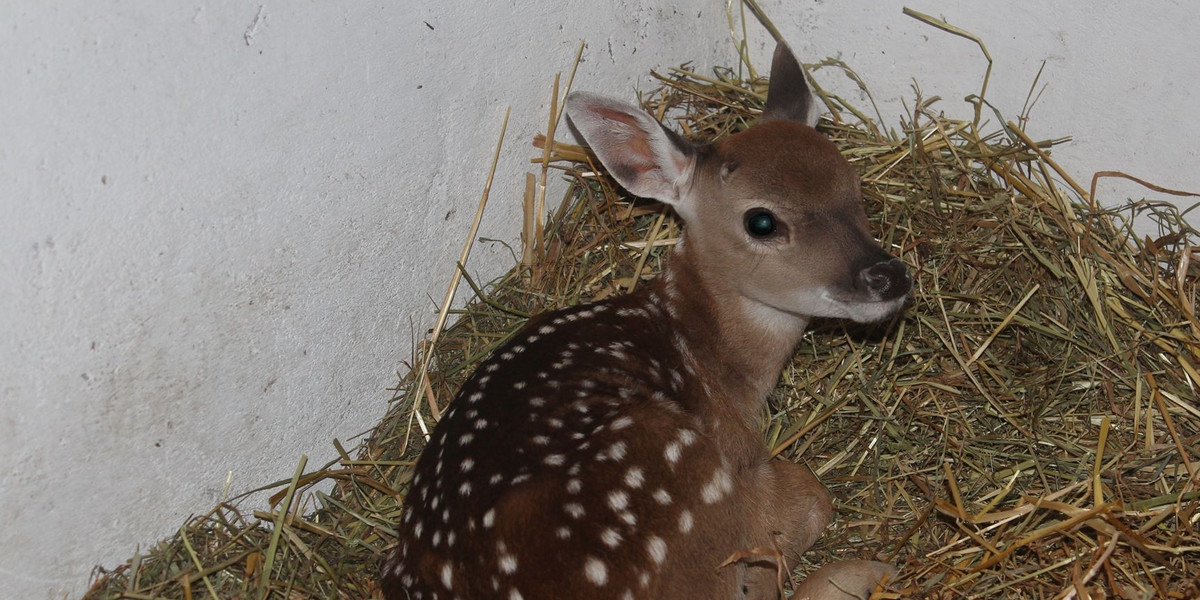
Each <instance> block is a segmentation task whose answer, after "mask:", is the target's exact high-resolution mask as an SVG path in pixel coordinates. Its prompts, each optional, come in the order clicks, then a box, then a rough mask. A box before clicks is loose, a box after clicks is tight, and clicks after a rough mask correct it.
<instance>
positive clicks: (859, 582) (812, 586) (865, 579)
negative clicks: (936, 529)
mask: <svg viewBox="0 0 1200 600" xmlns="http://www.w3.org/2000/svg"><path fill="white" fill-rule="evenodd" d="M895 574H896V569H895V568H893V567H892V566H891V565H887V564H884V563H881V562H876V561H873V560H843V561H838V562H835V563H833V564H828V565H825V566H824V567H821V568H820V569H817V570H816V571H814V572H813V573H812V574H811V575H809V576H808V578H807V579H805V580H804V583H802V584H800V586H799V587H797V588H796V592H795V593H794V594H792V600H865V599H866V598H868V597H870V595H871V591H872V590H874V589H875V586H876V585H877V584H878V583H879V581H880V580H881V579H883V577H884V576H885V575H886V576H888V577H889V578H890V577H891V576H893V575H895Z"/></svg>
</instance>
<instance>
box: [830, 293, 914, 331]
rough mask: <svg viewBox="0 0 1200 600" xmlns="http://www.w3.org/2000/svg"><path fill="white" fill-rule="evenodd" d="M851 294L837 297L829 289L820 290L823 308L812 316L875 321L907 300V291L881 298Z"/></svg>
mask: <svg viewBox="0 0 1200 600" xmlns="http://www.w3.org/2000/svg"><path fill="white" fill-rule="evenodd" d="M852 296H854V297H844V296H842V297H839V295H838V294H835V293H833V292H831V291H830V290H824V291H822V293H821V300H822V301H823V302H824V304H825V307H824V308H825V310H824V311H822V312H821V314H817V315H814V316H818V317H828V318H834V319H849V320H851V321H854V322H856V323H877V322H879V321H883V320H885V319H887V318H889V317H891V316H892V315H894V314H896V313H897V312H899V311H900V309H902V308H904V304H905V302H907V301H908V295H907V293H905V294H902V295H900V296H898V297H895V298H883V299H876V298H871V297H870V296H869V295H868V297H867V298H863V297H861V296H860V295H859V294H853V295H852Z"/></svg>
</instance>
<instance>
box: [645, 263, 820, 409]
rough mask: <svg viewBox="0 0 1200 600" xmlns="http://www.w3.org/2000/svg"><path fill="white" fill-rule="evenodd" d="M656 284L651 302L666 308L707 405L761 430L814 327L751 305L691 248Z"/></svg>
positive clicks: (769, 309)
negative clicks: (708, 271) (786, 371)
mask: <svg viewBox="0 0 1200 600" xmlns="http://www.w3.org/2000/svg"><path fill="white" fill-rule="evenodd" d="M655 285H656V287H657V288H658V289H657V290H656V291H657V294H652V296H655V297H660V298H662V301H663V302H664V303H665V304H666V307H665V308H666V310H665V313H666V314H667V315H668V317H669V321H670V324H671V326H672V327H671V328H672V330H673V334H674V344H675V345H676V347H677V348H678V349H679V351H680V354H681V355H682V356H683V358H684V360H685V361H692V363H693V365H692V366H693V368H694V369H695V370H696V371H697V372H698V374H699V375H700V379H701V381H703V382H704V384H705V385H706V386H707V391H708V393H705V394H704V396H706V397H707V398H706V400H707V401H710V402H716V403H720V404H723V405H725V406H724V408H725V411H721V412H728V411H732V412H733V413H735V416H736V417H737V418H738V419H740V420H742V421H743V422H745V423H746V424H747V425H749V426H751V427H754V428H757V426H758V424H759V421H760V419H761V416H762V407H763V404H764V403H765V401H766V397H767V395H768V394H769V393H770V392H771V390H773V389H774V388H775V386H776V384H777V383H778V382H779V375H780V372H781V371H782V370H783V367H784V365H785V364H786V363H787V361H788V360H790V358H791V357H792V354H793V353H794V351H795V347H796V344H798V343H799V341H800V338H801V336H802V335H803V334H804V330H805V327H807V325H808V321H807V320H806V319H804V318H802V317H799V316H797V315H789V314H785V313H781V312H779V311H776V310H775V309H772V308H769V307H765V306H763V305H761V304H757V303H756V302H754V301H753V300H750V299H748V298H745V297H744V296H743V295H742V294H740V293H739V292H738V291H737V290H736V289H734V288H733V287H732V286H731V285H729V284H728V282H726V281H724V280H723V278H721V277H706V276H705V274H704V273H703V272H702V271H701V269H700V268H699V266H698V265H696V264H695V262H694V261H693V260H691V256H690V254H689V248H688V247H687V246H686V245H684V244H681V245H680V247H679V248H677V249H676V251H675V253H674V254H673V255H672V257H671V260H670V262H669V264H668V266H667V268H666V270H665V271H664V273H663V275H662V276H661V277H660V278H659V280H658V281H657V282H656V283H655Z"/></svg>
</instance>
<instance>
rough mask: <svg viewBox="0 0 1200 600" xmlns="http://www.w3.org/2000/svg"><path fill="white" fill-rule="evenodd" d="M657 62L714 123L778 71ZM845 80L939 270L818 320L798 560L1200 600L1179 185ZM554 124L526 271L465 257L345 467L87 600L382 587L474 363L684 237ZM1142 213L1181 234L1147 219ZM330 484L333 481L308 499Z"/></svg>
mask: <svg viewBox="0 0 1200 600" xmlns="http://www.w3.org/2000/svg"><path fill="white" fill-rule="evenodd" d="M935 24H936V23H935ZM746 66H747V67H748V66H749V65H748V64H747V65H746ZM813 68H814V69H816V70H821V71H823V70H825V69H827V68H836V69H839V70H845V71H846V72H847V73H850V72H849V70H848V69H845V66H844V65H841V64H839V63H835V62H833V61H826V62H825V63H821V64H819V65H814V66H813ZM751 72H752V71H751ZM825 74H826V73H824V72H821V73H820V75H822V76H824V75H825ZM851 75H852V73H851ZM655 77H657V78H658V80H659V81H661V83H662V87H661V88H660V89H658V90H657V91H655V92H653V93H651V94H649V95H648V96H646V97H644V98H643V102H644V103H645V105H646V106H647V107H648V108H649V109H650V110H651V111H653V112H654V113H655V114H656V115H658V116H660V117H661V118H663V119H665V120H667V121H670V122H672V123H674V124H675V125H676V126H677V127H678V128H680V129H682V130H683V131H685V132H686V134H687V135H689V136H692V137H695V138H712V137H716V136H720V135H726V134H729V133H732V132H734V131H737V130H740V129H742V128H744V127H746V126H747V125H748V124H749V123H750V122H752V121H753V119H754V118H755V115H756V114H757V112H758V110H759V109H760V108H761V105H762V101H763V96H762V94H763V93H764V91H765V89H766V88H765V84H764V82H763V81H761V80H758V79H754V78H752V77H748V78H747V79H750V80H749V81H744V80H742V79H741V78H740V77H739V76H738V75H737V74H736V73H735V72H734V71H733V70H728V69H721V70H718V71H716V73H715V75H714V76H712V77H705V76H701V75H698V74H695V73H691V72H689V71H688V70H687V69H686V68H681V69H676V70H672V71H671V72H670V74H668V75H666V76H662V75H658V74H656V75H655ZM555 97H559V96H558V93H557V90H556V94H555ZM822 97H823V99H824V101H825V102H826V105H827V106H828V108H829V109H830V110H831V112H832V119H828V120H825V121H823V123H822V125H821V128H822V129H823V130H824V131H825V132H826V133H827V134H829V135H830V136H831V137H832V138H833V139H834V140H835V141H836V142H837V143H838V145H839V146H840V147H841V148H842V150H843V152H844V153H845V154H846V156H848V157H849V158H850V160H851V161H852V162H854V163H855V164H856V165H857V166H858V167H859V169H860V171H861V173H862V176H863V184H864V185H863V190H864V196H865V199H866V202H867V205H868V207H867V208H868V213H869V214H870V215H871V216H872V219H873V221H874V229H875V231H877V232H878V233H879V236H880V238H881V240H882V242H883V243H884V245H885V246H887V247H889V248H891V249H892V251H893V252H895V253H897V254H899V255H900V256H901V257H902V259H903V260H904V261H905V262H906V263H907V264H908V265H909V266H910V267H911V268H912V271H913V274H914V277H915V280H916V284H915V287H914V291H913V304H912V306H911V307H910V308H909V309H908V310H907V311H905V313H904V314H903V315H902V317H901V318H899V319H898V320H896V321H895V322H894V323H891V324H890V325H889V326H888V327H882V328H880V327H876V328H852V329H847V328H846V325H845V324H844V323H833V322H830V323H824V324H821V325H819V326H817V327H816V328H814V329H813V330H812V331H811V332H810V333H809V334H807V336H806V337H805V339H804V342H803V344H802V345H801V347H800V349H799V352H798V354H797V357H796V360H795V362H794V363H793V364H792V365H791V366H790V367H789V368H788V369H787V371H786V372H785V373H784V374H783V377H782V380H781V382H780V385H779V387H778V389H777V390H776V391H775V393H774V394H773V396H772V398H771V402H770V407H769V414H768V417H769V421H768V423H767V427H766V429H765V431H764V434H763V437H764V442H765V443H766V444H767V445H768V447H770V448H772V449H773V451H774V452H775V453H776V454H778V455H779V456H781V457H783V458H785V459H787V460H795V461H805V462H806V463H807V464H809V465H810V466H811V467H812V468H813V470H814V471H815V472H816V473H817V474H818V476H819V477H820V478H821V479H822V481H824V482H826V484H827V485H828V486H829V487H830V488H831V490H832V491H833V493H834V495H835V496H836V498H837V503H838V514H839V518H838V520H837V522H836V523H835V524H834V525H833V526H831V527H830V528H829V529H828V531H827V532H826V535H825V537H824V538H822V539H821V540H820V541H819V542H818V544H817V546H816V547H815V548H814V549H813V550H812V551H811V552H810V553H809V554H808V555H807V558H808V560H809V561H811V563H809V564H803V565H800V566H799V568H798V569H797V574H794V575H795V576H796V577H800V576H802V574H803V572H805V571H807V570H809V569H811V568H812V567H814V566H816V565H820V564H824V563H826V562H828V561H830V560H834V559H837V558H846V557H855V556H861V557H874V558H879V559H882V560H888V561H893V562H895V563H897V564H899V565H902V566H903V571H902V573H901V577H900V579H899V580H898V581H896V582H894V583H893V585H892V586H891V588H890V591H887V592H883V593H882V594H881V595H880V596H879V597H881V598H916V597H933V598H997V597H1005V598H1047V599H1048V598H1059V599H1070V598H1128V599H1133V598H1196V597H1200V533H1198V532H1197V526H1198V525H1200V516H1198V511H1197V508H1198V507H1200V454H1198V452H1197V448H1200V408H1198V406H1197V402H1196V398H1197V397H1200V394H1198V393H1197V390H1196V389H1195V386H1196V384H1197V382H1200V375H1198V374H1197V365H1200V319H1198V318H1197V315H1196V299H1197V285H1196V284H1197V275H1198V274H1200V267H1197V265H1196V264H1194V263H1195V262H1196V261H1198V260H1200V253H1197V250H1196V244H1197V243H1198V242H1200V236H1198V235H1197V232H1196V231H1195V230H1193V229H1191V228H1190V227H1189V226H1188V225H1187V223H1186V222H1185V221H1184V220H1183V219H1182V218H1181V217H1180V215H1179V213H1178V212H1177V211H1176V210H1175V209H1174V208H1173V207H1172V206H1171V205H1169V204H1165V203H1154V202H1147V201H1142V202H1137V203H1134V204H1131V205H1129V206H1127V207H1125V208H1123V209H1121V210H1120V211H1107V210H1103V209H1100V208H1097V207H1096V206H1095V205H1094V204H1093V203H1092V201H1091V198H1090V196H1089V194H1088V192H1087V191H1086V190H1084V189H1082V188H1081V187H1080V186H1078V185H1077V184H1075V183H1074V182H1073V181H1071V179H1070V178H1069V177H1068V176H1067V175H1066V174H1065V173H1064V172H1063V171H1061V170H1060V169H1059V167H1058V165H1056V164H1055V163H1054V162H1053V160H1052V159H1051V158H1050V157H1049V155H1048V151H1049V148H1050V146H1051V145H1052V143H1051V142H1034V141H1033V140H1032V139H1031V138H1030V137H1029V136H1028V135H1027V134H1026V133H1025V132H1023V131H1022V129H1021V128H1020V126H1019V125H1018V124H1017V123H1014V122H1005V121H1003V120H1000V121H999V122H998V123H996V124H994V125H993V126H991V128H990V129H989V128H988V126H987V125H986V124H985V123H984V122H983V121H982V120H981V119H980V118H979V115H980V113H981V112H983V113H986V112H987V111H986V105H985V103H983V101H982V99H981V98H980V99H976V102H977V104H976V109H977V111H976V119H975V120H973V121H959V120H954V119H949V118H946V117H944V116H943V115H941V114H939V113H938V112H937V111H936V105H935V103H934V101H933V100H926V99H922V98H920V97H918V98H917V99H916V102H915V104H914V107H913V109H912V111H911V114H910V115H909V117H908V118H907V119H906V120H905V121H904V122H903V123H901V125H900V128H899V131H898V132H893V131H890V130H885V129H884V128H882V126H881V125H880V124H878V123H876V122H873V121H872V120H870V119H867V118H865V117H863V116H862V113H861V112H860V111H859V110H857V109H855V108H854V107H852V106H850V105H849V104H848V103H847V102H845V101H844V100H842V99H840V98H837V97H834V96H831V95H828V94H822ZM981 108H983V109H985V110H980V109H981ZM997 116H998V114H997ZM556 122H557V121H556V120H555V119H551V125H550V131H552V130H553V127H554V125H555V123H556ZM550 138H551V139H553V134H551V136H550ZM536 144H537V145H538V146H539V148H541V149H542V151H541V154H542V156H541V158H539V159H537V160H535V162H541V166H542V168H543V180H542V182H543V183H544V177H546V176H547V169H549V176H551V177H553V176H556V175H558V174H561V175H562V176H564V177H566V178H567V179H568V180H569V181H570V182H571V189H570V191H569V192H568V194H567V195H566V197H565V198H564V199H563V200H562V202H561V205H560V206H559V207H558V208H557V210H555V211H553V213H552V214H553V216H552V217H551V218H550V219H549V220H548V221H547V222H546V223H541V222H540V221H539V220H538V219H537V217H536V214H540V213H539V212H538V210H537V207H538V206H539V204H540V202H541V201H542V199H543V197H542V196H539V191H540V190H541V189H542V188H540V186H539V182H537V181H534V179H533V178H531V179H530V186H529V190H528V194H527V198H526V199H525V204H526V209H527V216H528V218H527V227H526V233H525V236H523V237H524V239H525V248H524V252H523V261H522V262H523V264H521V265H518V266H517V267H516V268H514V269H513V270H512V271H511V272H510V273H508V274H507V275H505V276H504V277H502V278H501V279H500V280H498V281H496V282H493V283H492V284H490V285H487V286H486V287H480V286H479V285H478V284H477V283H476V282H474V281H472V280H470V278H469V277H466V278H465V279H466V283H467V284H468V285H470V286H472V287H473V288H474V289H475V291H476V292H477V294H478V297H477V298H476V299H475V300H474V301H472V302H471V303H470V304H469V305H468V306H467V307H466V308H465V309H463V310H461V311H451V312H454V313H457V315H458V317H459V319H458V321H457V323H456V324H454V325H453V326H452V327H450V328H449V329H447V330H446V331H444V332H441V334H440V337H438V339H437V340H436V343H433V344H425V345H422V346H421V347H420V348H419V352H418V355H419V358H418V360H419V361H420V362H419V365H420V366H419V367H418V368H415V369H414V370H413V371H412V372H410V373H409V374H407V375H405V376H404V377H403V378H402V379H401V381H400V383H399V385H398V387H397V388H396V395H395V399H394V401H393V403H392V405H391V410H390V411H389V413H388V415H387V417H386V418H385V419H384V421H383V422H382V423H381V424H380V425H379V427H378V428H377V429H376V430H375V432H374V433H373V434H372V435H371V437H370V439H369V440H368V441H367V442H366V443H365V444H364V445H363V447H362V448H361V449H360V450H359V451H358V452H357V453H356V454H355V455H352V454H351V453H349V452H347V451H346V450H344V449H343V448H342V446H341V445H340V444H337V442H336V441H335V445H336V446H337V449H338V451H339V453H340V454H341V456H342V460H341V461H339V462H337V463H335V464H330V465H326V466H325V467H323V468H320V469H317V470H316V471H313V472H307V473H305V469H304V465H303V463H302V464H301V466H300V468H298V469H297V473H296V475H295V476H294V477H293V478H292V479H291V480H290V481H284V482H280V483H279V484H277V486H278V487H283V486H286V487H285V489H284V490H283V491H281V492H279V493H278V494H277V495H276V496H275V497H274V498H273V501H272V506H273V509H272V510H271V511H265V512H259V511H254V512H252V513H249V514H246V513H244V512H242V509H239V508H237V507H235V506H234V505H232V504H224V505H221V506H218V507H216V508H214V509H213V511H212V512H210V513H208V514H206V515H201V516H199V517H196V518H194V519H192V520H191V521H189V522H188V523H187V524H186V525H185V526H184V527H183V528H181V529H180V531H179V532H178V534H177V535H176V536H174V537H173V538H171V539H168V540H165V541H163V542H161V543H160V544H159V545H158V546H156V547H155V548H152V549H150V551H148V552H146V553H143V554H139V555H138V556H137V557H135V558H134V559H133V560H131V561H130V562H129V563H127V564H125V565H122V566H121V567H119V568H117V569H116V570H114V571H111V572H105V573H101V575H102V576H101V577H100V579H99V581H98V582H97V584H96V585H95V586H94V588H93V589H92V591H91V592H90V593H89V594H88V595H87V598H129V599H151V598H249V597H255V598H286V599H299V598H371V597H376V596H377V595H378V590H377V588H376V587H375V583H374V581H375V574H376V570H377V564H378V561H379V560H380V559H381V557H382V555H383V553H384V551H385V549H386V548H387V547H388V545H389V544H390V543H391V542H392V540H393V535H394V531H393V529H392V528H391V525H390V524H391V523H393V522H396V521H397V519H398V518H399V516H400V509H399V506H400V504H401V502H402V499H403V493H404V491H405V489H406V485H407V481H408V477H409V471H410V466H411V465H412V463H413V460H414V459H415V457H416V455H417V454H418V452H419V450H420V445H421V440H422V437H421V435H420V433H421V431H422V430H424V429H426V428H428V427H429V426H430V424H431V422H430V421H431V418H433V417H434V416H435V415H436V414H438V413H439V412H440V410H441V409H442V408H444V407H445V404H446V403H447V402H448V401H449V399H450V398H451V397H452V394H453V391H454V390H455V389H456V387H457V386H458V384H459V382H461V381H462V380H463V379H464V378H465V377H466V375H467V374H468V373H469V372H470V371H471V369H472V368H473V365H475V364H476V363H477V362H478V361H479V360H480V359H482V358H483V357H485V356H486V355H487V354H488V353H489V352H490V350H491V349H492V348H494V347H496V346H497V345H498V344H499V343H501V342H502V341H503V340H504V339H505V338H506V336H508V335H509V334H510V333H511V332H512V331H514V330H515V329H516V328H517V327H519V326H520V324H521V323H522V322H523V321H524V320H525V318H526V317H527V316H528V315H530V314H533V313H536V312H539V311H543V310H548V309H553V308H555V307H558V306H563V305H568V304H573V303H577V302H580V301H584V300H588V299H594V298H600V297H604V296H607V295H610V294H614V293H620V292H621V291H624V290H628V289H630V288H632V287H634V286H636V285H637V284H638V283H639V282H641V281H644V280H646V279H648V278H651V277H653V274H654V273H655V272H657V271H658V270H659V268H660V267H661V265H662V262H663V261H664V260H666V256H665V255H666V248H668V247H669V246H670V245H671V244H672V243H673V241H674V239H675V237H676V235H677V233H678V224H677V223H676V222H675V220H674V218H673V217H672V215H670V214H669V213H668V212H666V211H664V210H663V209H662V208H660V207H659V206H657V205H653V204H643V203H641V202H631V200H630V199H629V198H627V197H625V196H624V195H623V193H622V191H621V190H619V189H617V188H616V187H615V186H614V185H613V184H612V183H611V182H610V181H609V180H608V179H607V178H606V177H605V176H604V175H603V174H599V175H597V174H596V171H597V169H598V165H596V164H594V163H590V162H589V161H588V157H587V154H586V153H585V151H584V150H583V149H582V148H579V147H577V146H572V145H569V144H564V143H561V142H555V143H551V144H546V142H545V139H541V138H539V140H537V142H536ZM1133 214H1138V215H1141V216H1142V218H1150V219H1154V220H1156V221H1157V222H1158V223H1159V224H1160V226H1161V235H1159V236H1158V237H1157V239H1148V238H1147V239H1138V238H1137V237H1135V236H1133V235H1131V233H1130V229H1129V227H1128V219H1127V217H1129V216H1130V215H1133ZM462 273H463V274H464V275H465V270H462ZM422 367H424V368H422ZM426 371H427V372H428V377H427V379H426V378H425V377H424V376H423V375H422V373H425V372H426ZM302 473H303V474H302ZM324 480H333V481H334V482H335V488H334V490H333V492H332V493H330V494H324V493H319V492H313V493H306V492H304V490H305V489H306V488H307V487H308V486H311V485H312V484H315V483H318V482H321V481H324ZM393 490H398V491H393Z"/></svg>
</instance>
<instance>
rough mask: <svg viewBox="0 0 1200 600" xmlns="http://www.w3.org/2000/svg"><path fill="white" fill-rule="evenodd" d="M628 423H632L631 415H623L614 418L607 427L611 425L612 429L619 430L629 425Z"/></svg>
mask: <svg viewBox="0 0 1200 600" xmlns="http://www.w3.org/2000/svg"><path fill="white" fill-rule="evenodd" d="M630 425H633V417H630V416H623V417H618V418H617V419H616V420H614V421H613V422H612V424H611V425H609V427H611V428H612V430H613V431H620V430H622V429H625V428H626V427H629V426H630Z"/></svg>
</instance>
